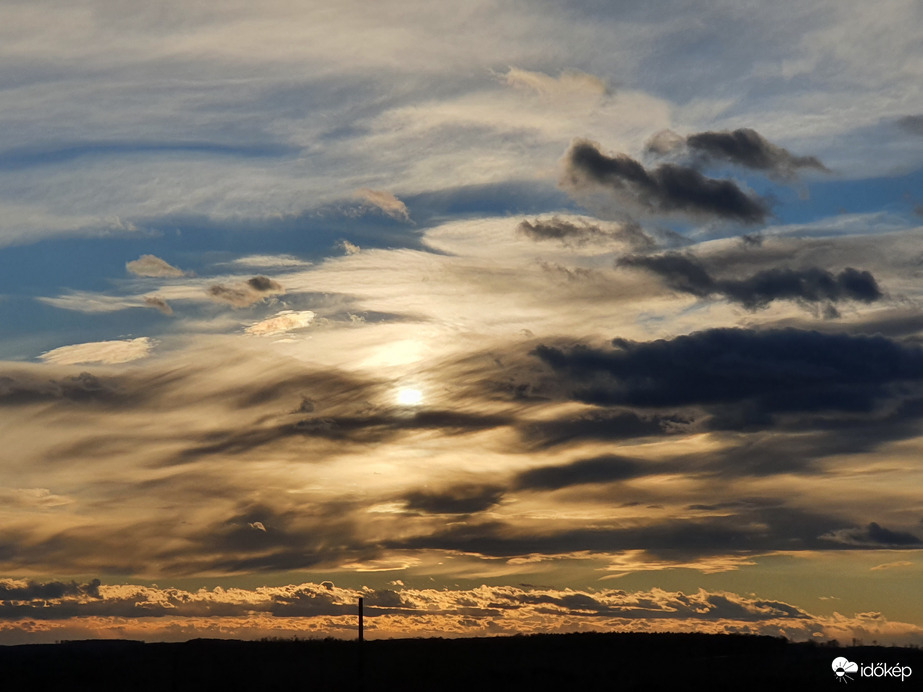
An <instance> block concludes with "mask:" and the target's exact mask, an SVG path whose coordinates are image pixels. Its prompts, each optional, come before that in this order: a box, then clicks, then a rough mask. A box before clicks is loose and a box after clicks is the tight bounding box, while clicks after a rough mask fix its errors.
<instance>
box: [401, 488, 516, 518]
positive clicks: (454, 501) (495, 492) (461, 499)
mask: <svg viewBox="0 0 923 692" xmlns="http://www.w3.org/2000/svg"><path fill="white" fill-rule="evenodd" d="M502 498H503V488H502V487H500V486H496V485H478V484H464V485H456V486H453V487H451V488H447V489H445V490H442V491H428V490H416V491H413V492H410V493H407V494H406V495H404V497H403V500H404V502H405V504H406V507H407V509H408V510H411V511H417V512H425V513H427V514H473V513H474V512H483V511H484V510H486V509H490V508H491V507H493V506H494V505H496V504H498V503H499V502H500V500H501V499H502Z"/></svg>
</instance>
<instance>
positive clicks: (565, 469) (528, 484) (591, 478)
mask: <svg viewBox="0 0 923 692" xmlns="http://www.w3.org/2000/svg"><path fill="white" fill-rule="evenodd" d="M648 472H649V471H648V469H647V468H646V465H645V464H644V462H641V461H639V460H637V459H630V458H628V457H622V456H616V455H614V454H608V455H605V456H599V457H593V458H592V459H580V460H578V461H573V462H571V463H569V464H560V465H555V466H542V467H539V468H535V469H529V470H527V471H522V472H521V473H519V474H517V475H516V478H515V479H514V482H513V485H514V487H516V488H517V489H520V490H558V489H560V488H568V487H570V486H574V485H583V484H586V483H611V482H613V481H623V480H628V479H629V478H637V477H638V476H644V475H647V474H648Z"/></svg>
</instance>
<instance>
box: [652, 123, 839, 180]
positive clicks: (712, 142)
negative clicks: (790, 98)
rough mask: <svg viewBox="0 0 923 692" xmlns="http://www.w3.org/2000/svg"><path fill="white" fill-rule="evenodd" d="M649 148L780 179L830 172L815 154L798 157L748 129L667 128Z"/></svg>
mask: <svg viewBox="0 0 923 692" xmlns="http://www.w3.org/2000/svg"><path fill="white" fill-rule="evenodd" d="M647 150H648V151H649V152H651V153H654V154H659V155H665V154H677V153H681V154H687V155H691V156H692V157H693V158H698V159H700V160H704V161H705V162H711V161H726V162H728V163H732V164H735V165H737V166H743V167H744V168H750V169H753V170H757V171H764V172H766V173H768V174H769V175H771V176H774V177H779V178H794V177H795V176H796V175H797V173H798V170H799V169H802V168H812V169H815V170H819V171H824V172H829V171H828V169H827V167H826V166H824V165H823V164H822V163H821V162H820V161H819V160H818V159H817V158H816V157H814V156H795V155H794V154H792V153H791V152H789V151H788V150H787V149H783V148H782V147H780V146H777V145H775V144H773V143H772V142H770V141H768V140H767V139H766V138H764V137H763V136H762V135H761V134H760V133H758V132H757V131H756V130H751V129H749V128H742V129H739V130H734V131H733V132H727V131H725V132H699V133H697V134H693V135H689V136H688V137H685V138H683V137H682V136H681V135H678V134H676V133H675V132H670V131H669V130H668V131H664V132H660V133H658V134H656V135H654V137H653V138H652V139H651V140H650V141H649V142H648V144H647Z"/></svg>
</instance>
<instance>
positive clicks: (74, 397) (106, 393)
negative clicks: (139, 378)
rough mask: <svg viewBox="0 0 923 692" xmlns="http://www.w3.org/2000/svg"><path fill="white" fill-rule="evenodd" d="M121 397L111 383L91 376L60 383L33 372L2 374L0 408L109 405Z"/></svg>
mask: <svg viewBox="0 0 923 692" xmlns="http://www.w3.org/2000/svg"><path fill="white" fill-rule="evenodd" d="M118 396H119V387H118V384H117V383H116V382H114V381H113V380H111V379H108V378H107V379H103V378H99V377H97V376H96V375H93V374H92V373H89V372H82V373H80V374H79V375H70V376H65V377H61V378H59V379H51V378H47V377H42V376H40V375H39V373H37V372H35V371H34V370H32V371H30V370H25V371H18V372H17V371H7V372H4V373H3V374H0V405H4V406H20V405H29V404H33V403H38V402H46V401H56V400H65V401H109V400H112V399H116V398H118Z"/></svg>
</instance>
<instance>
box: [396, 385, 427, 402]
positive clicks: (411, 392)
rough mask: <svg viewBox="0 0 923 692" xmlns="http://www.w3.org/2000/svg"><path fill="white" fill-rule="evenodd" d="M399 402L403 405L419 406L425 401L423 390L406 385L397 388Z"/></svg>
mask: <svg viewBox="0 0 923 692" xmlns="http://www.w3.org/2000/svg"><path fill="white" fill-rule="evenodd" d="M397 403H399V404H400V405H401V406H419V405H420V404H422V403H423V392H421V391H420V390H419V389H410V388H408V387H404V388H402V389H398V390H397Z"/></svg>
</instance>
